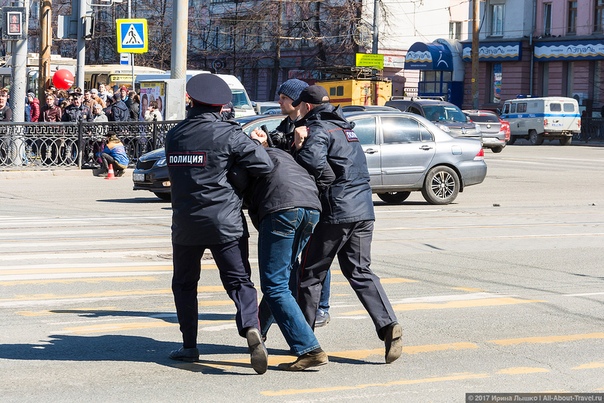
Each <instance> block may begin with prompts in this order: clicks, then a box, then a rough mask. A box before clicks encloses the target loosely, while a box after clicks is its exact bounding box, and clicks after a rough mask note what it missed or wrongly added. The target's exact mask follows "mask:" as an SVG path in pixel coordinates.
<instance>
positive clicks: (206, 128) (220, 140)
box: [166, 106, 273, 245]
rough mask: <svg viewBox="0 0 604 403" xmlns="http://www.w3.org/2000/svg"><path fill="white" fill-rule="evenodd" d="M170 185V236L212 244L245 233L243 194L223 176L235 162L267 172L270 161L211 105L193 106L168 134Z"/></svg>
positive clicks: (191, 242) (250, 170) (184, 242)
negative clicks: (242, 209)
mask: <svg viewBox="0 0 604 403" xmlns="http://www.w3.org/2000/svg"><path fill="white" fill-rule="evenodd" d="M166 162H167V165H168V172H169V175H170V182H171V187H172V189H171V191H172V242H174V243H176V244H180V245H216V244H222V243H227V242H230V241H234V240H237V239H239V238H241V237H242V236H243V235H244V228H245V227H244V222H243V215H242V212H241V207H242V199H241V196H240V195H239V193H237V192H236V191H235V189H234V188H233V186H232V185H231V183H230V182H229V181H228V180H227V173H228V171H229V170H230V169H231V168H232V167H233V166H234V165H235V164H237V165H238V166H240V167H243V168H245V169H246V171H247V172H248V173H249V174H250V175H251V176H262V175H266V174H268V173H269V172H271V170H272V169H273V163H272V161H271V160H270V158H269V156H268V154H267V153H266V151H265V149H264V147H262V146H261V145H260V144H259V143H258V142H257V141H254V140H252V139H250V138H249V137H248V136H246V135H245V134H244V133H243V131H242V130H241V127H240V126H239V125H238V124H237V123H236V122H232V121H223V120H222V119H221V116H220V113H219V112H218V111H216V109H215V108H204V107H201V106H196V107H194V108H193V109H191V111H190V112H189V116H187V118H186V119H185V120H183V121H182V122H180V123H179V124H178V125H176V126H175V127H174V128H172V129H171V130H170V131H169V132H168V134H167V135H166Z"/></svg>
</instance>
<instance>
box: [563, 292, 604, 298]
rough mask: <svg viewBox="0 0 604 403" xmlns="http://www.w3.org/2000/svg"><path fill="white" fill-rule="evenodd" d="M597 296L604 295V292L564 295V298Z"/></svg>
mask: <svg viewBox="0 0 604 403" xmlns="http://www.w3.org/2000/svg"><path fill="white" fill-rule="evenodd" d="M595 295H604V292H586V293H583V294H564V295H563V297H592V296H595Z"/></svg>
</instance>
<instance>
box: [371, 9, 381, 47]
mask: <svg viewBox="0 0 604 403" xmlns="http://www.w3.org/2000/svg"><path fill="white" fill-rule="evenodd" d="M379 24H380V0H373V42H372V44H371V53H373V54H374V55H377V54H378V47H379V43H378V41H379V39H380V29H379Z"/></svg>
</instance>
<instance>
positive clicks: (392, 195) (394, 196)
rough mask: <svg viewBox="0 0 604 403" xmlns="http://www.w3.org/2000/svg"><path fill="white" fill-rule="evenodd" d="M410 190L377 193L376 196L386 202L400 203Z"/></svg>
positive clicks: (405, 198)
mask: <svg viewBox="0 0 604 403" xmlns="http://www.w3.org/2000/svg"><path fill="white" fill-rule="evenodd" d="M410 194H411V192H388V193H378V194H377V196H378V197H379V198H380V199H381V200H383V201H385V202H386V203H388V204H400V203H402V202H404V201H405V200H407V198H408V197H409V195H410Z"/></svg>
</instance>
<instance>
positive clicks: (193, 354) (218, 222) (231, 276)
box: [166, 73, 273, 374]
mask: <svg viewBox="0 0 604 403" xmlns="http://www.w3.org/2000/svg"><path fill="white" fill-rule="evenodd" d="M187 93H188V94H189V96H190V97H191V100H192V103H193V107H192V108H191V110H190V111H189V114H188V116H187V118H186V119H185V120H183V121H182V122H180V123H179V124H178V125H177V126H175V127H174V128H173V129H172V130H170V131H169V132H168V134H167V136H166V161H167V164H168V172H169V175H170V182H171V184H172V211H173V213H172V246H173V263H174V275H173V278H172V292H173V294H174V302H175V304H176V312H177V316H178V323H179V324H180V331H181V332H182V336H183V347H182V348H180V349H178V350H175V351H172V353H171V354H170V358H172V359H175V360H181V361H197V360H198V359H199V350H198V349H197V326H198V304H197V283H198V281H199V277H200V270H201V257H202V256H203V253H204V251H205V250H206V249H210V251H211V252H212V256H213V257H214V260H215V262H216V265H217V266H218V270H219V272H220V279H221V281H222V284H223V286H224V288H225V290H226V292H227V294H228V295H229V297H230V298H231V299H232V300H233V302H234V303H235V306H236V307H237V314H236V323H237V330H238V332H239V335H240V336H242V337H245V338H246V339H247V343H248V347H249V350H250V354H251V364H252V367H253V368H254V370H255V371H256V372H257V373H259V374H262V373H264V372H266V370H267V367H268V356H267V351H266V348H265V347H264V343H263V342H262V338H261V335H260V332H259V330H258V327H259V324H258V301H257V293H256V289H255V288H254V284H253V283H252V281H251V278H250V276H251V268H250V264H249V261H248V234H247V228H246V225H245V219H244V217H243V214H242V211H241V207H242V200H241V196H240V195H239V193H238V192H236V190H235V189H234V188H233V186H232V185H231V183H230V182H229V181H228V180H227V174H228V172H229V170H230V169H232V168H233V166H235V165H237V166H238V167H239V168H242V167H243V168H244V169H245V171H246V172H247V173H248V174H249V175H252V176H263V175H266V174H268V173H270V172H271V170H272V169H273V163H272V161H271V159H270V158H269V156H268V154H267V153H266V151H265V150H264V148H263V147H262V146H261V145H260V142H258V141H256V140H252V139H250V138H249V137H248V136H246V135H245V134H244V133H243V131H242V130H241V127H240V126H239V125H238V124H237V123H236V122H233V121H225V120H223V119H222V118H221V115H220V109H221V107H222V105H224V104H226V103H228V102H229V101H231V98H232V93H231V90H230V88H229V86H228V85H227V84H226V83H225V82H224V80H222V79H221V78H220V77H218V76H216V75H214V74H206V73H202V74H199V75H197V76H195V77H193V78H191V79H190V80H189V81H188V83H187Z"/></svg>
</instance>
